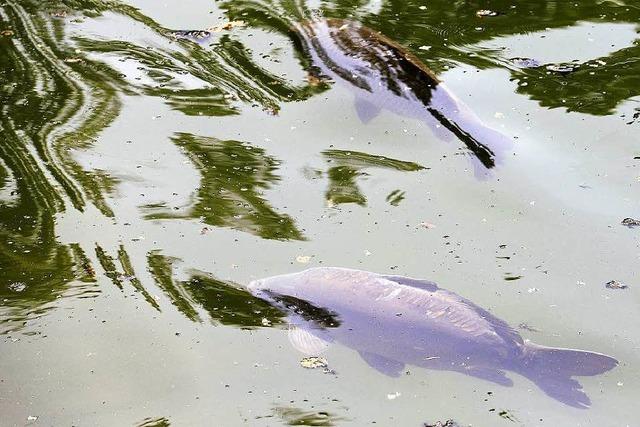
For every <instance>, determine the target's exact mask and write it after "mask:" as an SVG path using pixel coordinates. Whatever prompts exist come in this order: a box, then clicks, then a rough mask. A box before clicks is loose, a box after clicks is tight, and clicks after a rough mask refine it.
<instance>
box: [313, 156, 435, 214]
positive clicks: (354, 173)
mask: <svg viewBox="0 0 640 427" xmlns="http://www.w3.org/2000/svg"><path fill="white" fill-rule="evenodd" d="M322 154H323V155H324V157H325V159H326V160H327V163H328V164H329V165H330V167H329V169H328V170H327V178H328V179H329V188H328V190H327V193H326V195H325V197H326V199H327V202H328V203H329V204H331V205H339V204H342V203H356V204H358V205H361V206H364V205H366V202H367V199H366V197H365V196H364V194H362V191H361V190H360V188H358V185H357V179H359V178H360V179H365V178H366V177H367V176H368V175H369V174H368V173H367V172H366V170H367V169H373V168H380V169H391V170H396V171H403V172H415V171H419V170H423V169H425V167H424V166H421V165H419V164H417V163H414V162H406V161H403V160H397V159H391V158H388V157H384V156H375V155H372V154H367V153H361V152H357V151H346V150H325V151H324V152H323V153H322ZM392 200H396V202H397V203H399V201H400V200H401V199H400V200H398V199H397V198H395V199H394V198H393V196H392Z"/></svg>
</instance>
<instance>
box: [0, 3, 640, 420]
mask: <svg viewBox="0 0 640 427" xmlns="http://www.w3.org/2000/svg"><path fill="white" fill-rule="evenodd" d="M479 9H490V10H494V11H497V12H500V14H499V15H498V16H495V17H488V16H485V17H480V16H478V15H477V14H476V12H477V11H478V10H479ZM323 17H327V18H338V19H346V20H351V21H355V22H359V23H361V24H363V25H365V26H367V27H368V28H371V29H372V30H373V31H379V32H381V33H382V34H384V35H386V36H387V37H389V38H391V39H392V40H393V41H394V42H395V43H398V44H399V45H402V46H403V47H404V49H406V51H407V52H408V53H411V54H412V55H415V57H417V58H418V59H419V60H420V61H421V62H422V63H423V64H424V65H425V66H426V67H428V68H429V69H430V70H431V71H432V72H433V73H434V75H435V76H436V77H437V79H438V80H439V81H441V82H443V83H444V84H446V85H447V87H448V88H449V90H450V91H451V92H452V93H454V94H455V95H456V96H457V97H458V98H459V99H460V100H461V101H462V102H464V103H465V104H466V105H467V106H468V107H469V108H470V109H471V110H472V111H473V112H474V113H475V114H476V115H477V116H478V118H479V119H480V120H482V122H483V123H484V124H486V125H487V126H489V127H491V128H493V129H496V130H497V131H499V132H501V133H503V134H505V135H508V136H509V137H510V138H512V139H513V141H514V145H513V149H512V150H510V151H509V155H508V156H507V157H506V158H505V159H504V161H503V162H502V163H501V164H500V165H499V167H496V168H494V169H493V170H492V173H491V176H490V177H488V178H486V179H481V180H479V179H477V177H476V174H475V173H474V170H473V166H472V165H471V163H470V162H469V152H468V150H467V149H466V148H465V147H464V145H462V144H460V143H459V142H457V141H456V140H455V138H454V139H452V140H450V141H449V142H442V141H441V138H440V135H439V134H438V132H434V130H433V129H431V128H430V127H429V126H427V125H426V124H425V123H424V122H423V121H420V120H417V119H415V118H412V117H408V116H406V115H402V114H397V113H396V112H394V111H391V110H384V109H383V110H382V111H380V114H379V115H377V116H376V117H374V118H372V119H371V120H370V121H368V122H366V123H365V122H363V121H362V120H361V118H360V117H359V116H358V111H357V109H356V106H355V102H354V96H353V91H352V90H351V89H350V88H349V87H348V86H345V85H340V84H334V82H331V81H325V80H323V79H318V78H317V77H316V76H315V75H314V67H313V63H312V60H311V58H310V57H309V55H308V53H307V52H306V51H305V49H304V46H303V45H302V44H301V42H300V38H299V37H297V36H296V33H295V31H294V30H293V29H294V28H295V25H296V24H297V23H300V22H303V21H305V20H308V19H312V18H315V19H322V18H323ZM639 18H640V8H638V6H637V5H635V4H634V3H633V2H631V1H596V0H585V1H580V2H565V1H521V2H518V3H517V4H512V2H504V1H498V0H495V1H490V2H484V3H482V4H476V2H463V1H455V2H451V1H439V0H437V1H429V2H420V1H413V0H412V1H396V0H391V1H370V2H344V1H334V2H324V1H310V2H308V3H301V2H291V1H275V0H274V1H271V2H270V1H250V0H244V1H239V0H230V1H221V2H209V1H203V0H197V1H189V2H187V3H177V2H173V1H168V0H167V1H151V0H131V1H125V2H111V1H101V2H99V1H86V0H68V1H47V2H35V1H27V0H22V1H13V0H12V1H6V0H5V1H3V2H2V3H0V139H1V143H0V223H1V225H2V226H1V227H0V301H1V305H0V351H1V353H2V356H1V357H0V412H1V413H2V414H3V423H6V424H7V425H25V424H33V425H38V424H42V425H69V424H81V425H84V424H96V425H210V424H212V423H213V424H215V425H224V426H234V425H244V424H249V425H256V426H267V425H287V424H289V425H300V424H303V425H304V423H306V424H307V425H308V424H313V425H368V424H372V423H373V422H375V423H376V424H377V425H408V426H409V425H415V426H420V425H422V423H424V422H435V421H437V420H443V421H444V420H446V419H449V418H451V419H455V420H457V422H458V423H460V424H461V425H468V424H472V425H480V426H482V425H487V426H488V425H492V426H493V425H513V424H515V425H523V426H539V425H540V426H542V425H550V426H556V425H562V426H601V425H622V426H625V425H629V426H631V425H634V423H635V422H636V420H637V419H638V418H640V412H639V411H638V409H637V405H636V404H635V401H636V400H637V399H636V397H637V396H638V395H639V394H640V386H638V383H639V381H640V374H639V371H638V369H637V366H638V363H639V362H640V358H639V357H638V354H637V353H638V351H637V350H638V347H639V346H640V332H638V330H637V328H636V327H635V324H636V323H637V322H636V318H637V315H638V304H640V297H639V296H638V286H640V277H639V276H638V273H637V268H635V266H636V265H637V264H638V260H639V257H640V254H639V251H638V243H639V241H640V240H639V239H640V235H639V234H638V229H637V228H636V229H630V228H627V227H624V226H622V225H620V221H621V220H622V219H623V218H625V217H635V218H638V217H640V205H639V203H638V194H640V193H639V192H640V189H639V186H640V159H639V158H640V149H639V148H638V146H637V140H638V138H639V137H640V103H639V101H640V98H639V95H640V89H639V88H640V77H639V76H640V59H639V58H640V50H639V49H640V45H639V43H638V39H639V36H638V24H637V23H638V19H639ZM232 21H243V25H237V26H231V28H229V29H221V30H219V31H213V32H211V34H210V37H209V39H207V40H206V41H205V42H194V41H191V40H188V39H180V38H176V37H175V33H174V32H175V31H177V30H182V31H184V30H204V29H207V28H210V27H215V26H221V25H224V24H225V23H228V22H232ZM311 266H342V267H349V268H357V269H362V270H368V271H374V272H378V273H381V274H394V275H407V276H413V277H421V278H427V279H430V280H433V281H436V282H437V283H439V284H440V285H441V286H443V287H445V288H447V289H450V290H452V291H454V292H456V293H457V294H459V295H463V296H465V297H466V298H469V299H470V300H472V301H474V302H475V303H476V304H478V305H479V306H481V307H483V308H485V309H487V310H489V311H490V312H491V313H493V314H494V315H496V316H497V317H499V318H501V319H504V320H505V321H507V322H508V323H509V324H511V325H521V328H520V331H519V332H520V334H521V335H522V336H523V337H524V338H525V339H531V340H532V341H535V342H536V343H539V344H544V345H548V346H554V347H566V348H580V349H588V350H592V351H598V352H601V353H605V354H609V355H612V356H614V357H615V358H616V359H618V360H619V361H620V365H619V366H618V367H617V368H616V369H614V370H612V371H610V372H608V373H606V374H604V375H602V376H597V377H585V378H582V379H581V383H582V384H583V386H584V388H585V390H586V391H588V393H589V396H590V398H591V400H592V406H591V408H589V409H586V410H580V409H575V408H571V407H567V406H565V405H562V404H561V403H559V402H557V401H554V400H552V399H550V398H549V397H547V396H545V395H544V394H543V393H540V392H539V391H538V390H537V389H536V388H535V386H534V385H533V383H531V382H530V381H528V380H526V379H524V378H521V377H516V378H514V385H513V387H502V386H498V385H495V384H492V383H490V382H486V381H483V380H481V379H476V378H470V377H468V376H464V375H460V374H456V373H453V372H433V371H425V370H420V369H409V373H408V374H406V375H402V376H401V377H400V378H388V377H385V376H383V375H380V374H379V373H377V372H375V371H374V370H372V369H371V368H369V367H368V366H367V365H365V364H364V363H362V361H361V360H360V358H359V356H358V355H357V354H356V353H355V352H353V351H352V350H350V349H348V348H345V347H340V346H332V347H331V348H330V349H329V350H328V351H327V352H326V353H325V354H324V355H323V356H324V357H326V358H327V360H328V362H329V364H330V367H331V369H333V370H334V371H335V373H332V374H324V373H323V372H322V370H307V369H304V368H303V367H301V366H300V363H299V361H300V359H301V358H302V357H303V355H302V354H300V353H298V352H296V351H295V350H294V349H292V348H291V346H290V344H289V342H288V338H287V320H286V318H285V317H284V316H283V313H282V312H281V311H279V310H277V309H276V308H274V307H271V306H269V305H268V304H266V303H264V302H263V301H261V300H259V299H256V298H253V297H251V296H250V295H249V294H248V293H247V292H246V291H244V290H243V289H242V287H243V285H246V284H248V283H249V282H250V281H251V280H254V279H257V278H262V277H268V276H273V275H278V274H283V273H288V272H295V271H300V270H302V269H305V268H308V267H311ZM507 279H510V280H507ZM612 279H615V280H619V281H621V282H624V283H627V284H629V285H630V287H629V288H628V289H624V290H612V289H607V288H605V286H604V284H605V283H606V282H608V281H610V280H612ZM501 414H502V415H501ZM504 414H507V415H504ZM314 423H315V424H314Z"/></svg>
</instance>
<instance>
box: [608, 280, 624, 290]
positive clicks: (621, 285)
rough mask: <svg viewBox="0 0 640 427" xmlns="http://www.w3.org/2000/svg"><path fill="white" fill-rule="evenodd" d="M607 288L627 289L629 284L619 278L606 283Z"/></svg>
mask: <svg viewBox="0 0 640 427" xmlns="http://www.w3.org/2000/svg"><path fill="white" fill-rule="evenodd" d="M604 286H605V287H606V288H607V289H627V288H628V287H629V286H628V285H625V284H624V283H621V282H618V281H617V280H611V281H609V282H607V283H606V284H605V285H604Z"/></svg>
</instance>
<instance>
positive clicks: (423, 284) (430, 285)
mask: <svg viewBox="0 0 640 427" xmlns="http://www.w3.org/2000/svg"><path fill="white" fill-rule="evenodd" d="M382 277H383V278H385V279H387V280H391V281H392V282H396V283H399V284H401V285H406V286H411V287H412V288H418V289H424V290H425V291H430V292H435V291H437V290H438V289H440V288H439V287H438V285H436V284H435V282H431V281H429V280H421V279H412V278H411V277H404V276H382Z"/></svg>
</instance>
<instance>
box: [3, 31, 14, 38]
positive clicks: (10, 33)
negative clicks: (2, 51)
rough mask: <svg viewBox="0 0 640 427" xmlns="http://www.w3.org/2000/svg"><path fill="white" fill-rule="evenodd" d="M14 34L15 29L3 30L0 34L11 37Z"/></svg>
mask: <svg viewBox="0 0 640 427" xmlns="http://www.w3.org/2000/svg"><path fill="white" fill-rule="evenodd" d="M14 34H15V33H14V32H13V30H2V31H0V36H4V37H11V36H12V35H14Z"/></svg>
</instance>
